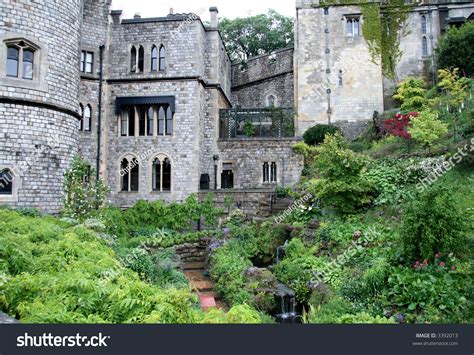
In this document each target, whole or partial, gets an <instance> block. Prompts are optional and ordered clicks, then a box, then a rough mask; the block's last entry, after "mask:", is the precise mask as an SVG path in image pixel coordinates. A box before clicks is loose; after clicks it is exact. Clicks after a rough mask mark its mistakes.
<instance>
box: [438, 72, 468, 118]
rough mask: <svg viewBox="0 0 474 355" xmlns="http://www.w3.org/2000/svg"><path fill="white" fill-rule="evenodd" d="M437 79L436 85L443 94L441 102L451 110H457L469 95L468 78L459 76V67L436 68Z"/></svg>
mask: <svg viewBox="0 0 474 355" xmlns="http://www.w3.org/2000/svg"><path fill="white" fill-rule="evenodd" d="M438 79H439V82H438V87H439V88H440V89H442V90H443V91H444V94H445V97H444V100H441V104H442V105H443V106H444V104H447V105H448V107H450V109H451V110H454V111H457V110H459V108H460V107H461V105H462V104H463V103H464V102H465V101H466V98H467V97H468V95H469V90H468V89H469V84H470V80H469V79H468V78H464V77H460V76H459V68H454V69H453V70H449V69H440V70H438Z"/></svg>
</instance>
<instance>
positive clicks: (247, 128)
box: [244, 121, 255, 137]
mask: <svg viewBox="0 0 474 355" xmlns="http://www.w3.org/2000/svg"><path fill="white" fill-rule="evenodd" d="M244 134H245V135H246V136H247V137H253V136H254V135H255V126H254V125H253V124H252V122H250V121H247V122H245V124H244Z"/></svg>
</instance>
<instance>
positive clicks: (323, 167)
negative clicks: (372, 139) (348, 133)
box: [309, 134, 373, 213]
mask: <svg viewBox="0 0 474 355" xmlns="http://www.w3.org/2000/svg"><path fill="white" fill-rule="evenodd" d="M318 153H319V154H318V157H317V158H316V161H315V163H314V167H315V170H317V171H318V173H319V177H320V178H319V179H314V180H312V181H311V186H310V189H309V190H310V192H311V193H313V195H315V196H317V197H318V198H319V199H320V200H321V203H322V205H323V207H330V208H333V209H334V210H336V211H338V212H341V213H354V212H355V211H356V210H357V209H359V208H361V207H364V206H367V205H368V204H369V203H370V202H371V201H372V191H373V187H372V186H371V185H370V184H369V183H368V182H367V181H366V180H365V179H363V178H362V173H363V172H364V171H365V169H366V167H367V164H368V161H369V159H368V158H367V157H366V156H364V155H360V154H357V153H355V152H353V151H351V150H350V149H348V148H347V143H346V142H345V140H344V138H343V137H342V136H341V135H340V134H336V135H334V136H331V135H328V136H327V137H326V139H325V140H324V144H323V145H321V146H320V147H319V148H318Z"/></svg>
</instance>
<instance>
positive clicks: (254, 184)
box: [0, 0, 473, 213]
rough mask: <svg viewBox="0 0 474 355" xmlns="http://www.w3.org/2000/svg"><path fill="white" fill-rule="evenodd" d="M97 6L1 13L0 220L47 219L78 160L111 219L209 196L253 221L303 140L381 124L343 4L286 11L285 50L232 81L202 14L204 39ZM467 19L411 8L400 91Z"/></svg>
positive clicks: (186, 21)
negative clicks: (290, 14) (328, 126)
mask: <svg viewBox="0 0 474 355" xmlns="http://www.w3.org/2000/svg"><path fill="white" fill-rule="evenodd" d="M111 6H112V4H111V0H63V1H54V0H45V1H41V2H35V1H31V0H17V1H11V0H0V10H1V11H0V205H2V204H6V205H11V206H16V207H35V208H39V209H41V210H42V211H45V212H51V213H57V212H58V211H60V209H61V206H62V202H63V182H64V179H63V175H64V172H65V171H66V170H67V168H68V167H69V166H70V163H71V161H72V159H73V157H74V156H76V155H82V156H83V157H84V158H85V159H86V160H87V161H88V162H89V164H90V166H91V171H92V170H96V171H97V173H98V175H99V176H100V177H101V178H102V179H104V180H105V181H106V182H107V184H108V185H109V187H110V189H111V193H110V201H111V202H112V203H113V204H115V205H117V206H119V207H123V208H126V207H129V206H132V205H133V204H134V203H135V202H136V201H137V200H139V199H145V200H165V201H182V200H184V199H185V198H186V197H187V196H189V195H190V194H193V193H201V194H202V195H204V194H205V193H207V192H209V191H213V192H214V193H215V195H216V199H217V200H218V201H220V202H222V201H223V198H224V196H228V195H229V194H230V195H232V196H233V197H234V198H235V201H236V202H237V205H238V206H239V207H241V206H242V205H243V207H246V206H247V207H248V208H253V207H252V206H253V205H258V203H259V201H261V199H267V198H268V196H269V194H270V195H271V191H273V190H274V188H275V187H276V186H279V185H283V186H291V185H293V184H294V183H296V182H297V181H298V180H299V178H300V175H301V171H302V167H303V161H302V158H301V157H300V156H297V155H295V154H294V153H293V152H292V149H291V147H292V145H293V144H294V143H295V142H297V141H298V140H299V138H297V137H298V136H300V135H301V133H302V132H304V131H305V130H306V129H307V128H309V127H311V126H313V125H314V124H317V123H328V122H331V123H335V124H339V125H340V126H342V127H343V128H345V129H346V130H347V132H349V133H350V132H354V131H356V127H358V126H361V124H360V123H363V122H365V121H366V120H368V119H369V118H370V117H371V116H372V113H373V111H375V110H377V111H382V110H383V109H384V92H385V94H386V95H385V96H388V95H387V93H388V92H389V90H390V87H389V85H388V84H387V80H385V79H384V78H383V76H382V74H381V69H380V65H378V64H374V63H372V62H370V60H369V59H368V49H367V44H366V43H365V41H364V40H363V38H362V37H361V36H360V21H363V18H361V17H360V9H358V7H357V6H355V5H341V6H336V5H335V6H331V7H330V8H325V7H322V6H320V5H319V3H318V2H317V1H311V0H298V1H297V6H296V7H297V18H296V27H295V28H296V31H295V32H296V33H295V36H296V42H295V48H294V49H293V48H287V49H281V50H279V51H276V52H275V53H273V54H271V55H262V56H259V57H255V58H251V59H249V60H248V62H247V63H246V65H245V66H242V65H241V64H232V63H231V61H230V59H229V57H228V55H227V52H226V50H225V46H224V43H223V41H222V38H221V36H220V34H219V32H218V30H217V16H218V10H217V9H216V8H211V9H210V18H211V21H210V22H209V24H207V25H205V24H204V23H203V22H202V21H201V19H200V18H199V17H198V16H196V15H194V14H174V13H172V12H171V13H170V14H168V15H167V16H164V17H156V18H141V17H140V16H138V15H137V16H135V17H134V18H133V19H123V18H122V16H121V15H122V14H121V12H120V11H114V10H111ZM472 8H473V6H472V3H465V2H457V3H452V4H451V3H450V4H442V3H440V2H439V1H437V2H436V3H433V4H429V5H421V6H419V7H417V8H415V9H414V10H413V13H412V14H411V15H410V19H409V26H412V27H413V30H414V31H412V33H411V34H410V35H409V36H408V37H407V38H406V39H403V40H402V43H401V46H402V48H403V49H406V50H405V52H404V56H403V57H402V60H401V62H400V65H399V69H398V70H397V74H398V75H399V77H400V78H402V77H404V76H406V75H409V74H410V75H411V74H422V73H424V72H425V71H426V64H427V63H429V62H430V60H431V55H432V51H433V48H434V46H435V44H436V41H437V39H438V38H439V35H440V34H441V33H442V31H443V29H444V28H445V27H446V25H447V23H449V22H455V21H458V22H462V21H464V20H466V19H467V18H468V17H469V16H471V17H472V15H471V14H472ZM349 22H350V26H349ZM349 27H350V28H351V30H350V31H349ZM425 42H426V43H425ZM334 73H336V79H334V80H332V79H331V80H330V76H331V75H334ZM323 84H325V85H323ZM385 104H387V103H385ZM362 126H363V125H362Z"/></svg>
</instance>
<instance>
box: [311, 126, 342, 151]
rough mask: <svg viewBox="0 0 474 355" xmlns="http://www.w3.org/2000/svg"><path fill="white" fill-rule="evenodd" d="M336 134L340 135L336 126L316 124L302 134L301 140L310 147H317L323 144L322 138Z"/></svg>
mask: <svg viewBox="0 0 474 355" xmlns="http://www.w3.org/2000/svg"><path fill="white" fill-rule="evenodd" d="M337 132H339V133H340V132H341V130H340V129H339V128H338V127H336V126H332V125H326V124H318V125H316V126H313V127H311V128H310V129H308V130H307V131H306V132H305V133H304V135H303V139H304V142H305V143H306V144H308V145H310V146H312V145H318V144H321V143H323V142H324V138H326V135H328V134H336V133H337Z"/></svg>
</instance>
